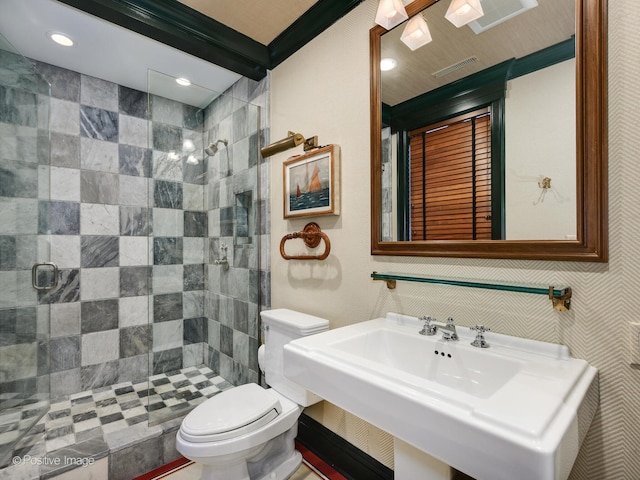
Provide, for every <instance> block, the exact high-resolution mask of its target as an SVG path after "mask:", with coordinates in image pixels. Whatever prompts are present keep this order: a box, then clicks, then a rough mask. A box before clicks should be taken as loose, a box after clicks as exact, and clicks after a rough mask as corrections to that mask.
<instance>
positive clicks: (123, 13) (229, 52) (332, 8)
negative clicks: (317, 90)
mask: <svg viewBox="0 0 640 480" xmlns="http://www.w3.org/2000/svg"><path fill="white" fill-rule="evenodd" d="M58 1H59V2H61V3H64V4H67V5H69V6H71V7H74V8H77V9H79V10H82V11H84V12H86V13H89V14H91V15H94V16H96V17H99V18H101V19H103V20H106V21H108V22H110V23H114V24H116V25H119V26H121V27H124V28H127V29H129V30H132V31H134V32H136V33H139V34H141V35H144V36H146V37H149V38H152V39H154V40H157V41H159V42H161V43H164V44H165V45H169V46H171V47H174V48H176V49H178V50H181V51H183V52H186V53H189V54H191V55H194V56H196V57H198V58H201V59H203V60H206V61H208V62H211V63H213V64H215V65H218V66H220V67H223V68H226V69H227V70H231V71H233V72H235V73H237V74H239V75H243V76H245V77H248V78H251V79H253V80H261V79H262V78H264V77H265V76H266V75H267V70H269V69H271V68H274V67H275V66H277V65H278V64H280V63H282V62H283V61H284V60H286V59H287V58H288V57H289V56H291V55H292V54H293V53H295V52H296V51H297V50H298V49H300V48H301V47H302V46H304V45H305V44H306V43H308V42H309V41H310V40H312V39H313V38H315V37H316V36H317V35H319V34H320V33H321V32H322V31H324V30H325V29H326V28H328V27H329V26H331V25H332V24H333V23H334V22H335V21H336V20H338V19H339V18H341V17H342V16H344V15H346V14H347V13H348V12H350V11H351V10H352V9H353V8H355V7H356V6H357V5H358V4H360V3H362V1H363V0H348V1H345V0H320V1H318V2H317V3H316V4H315V5H314V6H313V7H312V8H310V9H309V10H308V11H307V12H305V13H304V14H303V15H302V16H301V17H300V18H298V20H296V21H295V22H294V23H293V24H292V25H291V26H290V27H289V28H287V29H286V30H285V31H284V32H282V33H281V34H280V35H279V36H278V37H277V38H276V39H275V40H273V42H271V43H270V44H269V45H268V46H267V45H263V44H261V43H259V42H257V41H255V40H253V39H251V38H249V37H248V36H246V35H243V34H241V33H240V32H237V31H236V30H233V29H231V28H229V27H227V26H226V25H223V24H222V23H220V22H218V21H216V20H213V19H212V18H209V17H207V16H206V15H203V14H201V13H199V12H197V11H196V10H193V9H192V8H189V7H188V6H186V5H184V4H182V3H180V2H178V1H177V0H58Z"/></svg>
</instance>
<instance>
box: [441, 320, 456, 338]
mask: <svg viewBox="0 0 640 480" xmlns="http://www.w3.org/2000/svg"><path fill="white" fill-rule="evenodd" d="M440 330H442V339H443V340H458V334H457V332H456V326H455V325H454V324H453V318H452V317H449V318H447V324H446V325H445V326H444V327H440Z"/></svg>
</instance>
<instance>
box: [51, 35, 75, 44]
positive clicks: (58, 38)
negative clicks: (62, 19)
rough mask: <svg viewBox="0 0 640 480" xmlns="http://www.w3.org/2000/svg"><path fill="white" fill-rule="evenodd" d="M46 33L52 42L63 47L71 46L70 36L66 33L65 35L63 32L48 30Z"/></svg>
mask: <svg viewBox="0 0 640 480" xmlns="http://www.w3.org/2000/svg"><path fill="white" fill-rule="evenodd" d="M48 35H49V38H50V39H51V40H53V41H54V42H56V43H57V44H58V45H62V46H63V47H72V46H73V43H74V42H73V40H72V39H71V37H69V36H68V35H65V34H64V33H57V32H49V33H48Z"/></svg>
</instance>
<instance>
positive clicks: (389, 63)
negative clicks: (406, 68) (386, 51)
mask: <svg viewBox="0 0 640 480" xmlns="http://www.w3.org/2000/svg"><path fill="white" fill-rule="evenodd" d="M397 66H398V61H397V60H396V59H395V58H383V59H382V60H380V70H382V71H383V72H388V71H389V70H393V69H394V68H396V67H397Z"/></svg>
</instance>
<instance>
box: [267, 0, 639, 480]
mask: <svg viewBox="0 0 640 480" xmlns="http://www.w3.org/2000/svg"><path fill="white" fill-rule="evenodd" d="M376 3H377V2H376V0H366V1H365V2H363V3H362V4H361V5H360V6H358V7H357V8H356V9H355V10H353V11H352V12H351V13H350V14H349V15H347V16H346V17H345V18H343V19H342V20H340V21H339V22H337V23H336V24H335V25H333V26H332V27H331V28H330V29H328V30H327V31H325V32H324V33H323V34H322V35H320V36H319V37H317V38H316V39H314V40H313V41H312V42H311V43H309V44H308V45H306V46H305V47H304V48H302V49H301V50H300V51H298V52H297V53H296V54H295V55H293V56H292V57H290V58H289V59H288V60H287V61H286V62H284V63H283V64H281V65H280V66H278V67H277V68H276V69H275V70H274V71H273V72H272V76H271V87H272V97H271V111H270V114H271V136H272V137H271V138H272V140H277V139H279V138H282V137H284V136H286V133H287V131H288V130H295V131H300V132H301V133H302V134H304V135H306V136H311V135H318V137H319V141H320V144H323V145H324V144H328V143H334V144H338V145H340V147H341V152H342V212H341V215H340V216H339V217H326V218H314V219H313V220H314V221H316V222H318V223H319V224H320V226H321V227H322V229H323V231H325V232H326V233H327V234H328V235H329V237H330V238H331V244H332V251H331V255H330V256H329V258H328V259H327V260H325V261H322V262H311V261H306V262H302V261H285V260H283V259H282V258H281V256H280V253H279V250H278V246H279V243H280V239H281V238H282V236H283V235H285V234H286V233H289V232H294V231H298V230H300V229H301V228H302V227H303V226H304V224H305V223H306V221H305V220H296V221H286V220H283V218H282V162H283V161H284V160H285V159H286V158H287V157H289V156H290V155H292V154H294V153H300V152H298V151H294V150H290V151H289V152H285V153H283V154H279V155H277V156H274V157H272V162H271V163H272V169H271V187H272V197H271V215H272V225H271V232H272V242H271V244H272V248H271V255H272V305H273V306H274V307H288V308H293V309H299V310H301V311H304V312H308V313H312V314H315V315H319V316H323V317H326V318H328V319H330V320H331V325H332V327H339V326H342V325H347V324H350V323H354V322H360V321H363V320H368V319H371V318H375V317H378V316H381V315H384V314H385V313H386V312H387V311H396V312H401V313H405V314H410V315H423V314H426V313H429V314H431V315H434V316H436V317H437V318H444V317H446V316H449V315H451V316H453V317H454V318H456V320H457V322H458V323H459V324H460V325H473V324H475V323H484V324H485V325H489V326H491V327H492V328H493V329H494V330H495V331H498V332H501V333H506V334H511V335H517V336H522V337H527V338H533V339H538V340H543V341H550V342H557V343H563V344H566V345H568V346H569V347H570V349H571V352H572V355H573V356H575V357H578V358H584V359H586V360H588V361H589V362H590V363H591V364H592V365H594V366H596V367H597V368H598V369H599V370H600V379H601V409H600V411H599V412H598V414H597V416H596V419H595V421H594V423H593V425H592V427H591V430H590V432H589V435H588V436H587V439H586V441H585V444H584V445H583V448H582V450H581V452H580V455H579V458H578V460H577V462H576V465H575V468H574V470H573V474H572V478H573V479H594V480H603V479H604V480H612V479H620V480H629V479H633V478H640V455H639V454H638V449H639V448H640V416H639V415H638V414H637V412H640V371H639V370H638V369H635V368H633V367H631V366H630V365H629V362H628V350H629V344H630V337H631V336H630V332H629V329H628V323H629V322H630V321H638V317H639V313H640V307H638V304H637V303H638V297H639V294H638V292H640V275H639V274H638V272H640V248H639V247H638V226H639V225H640V223H639V220H638V209H639V207H638V206H639V205H640V188H638V186H637V185H636V183H635V182H636V181H637V180H638V179H640V161H638V155H637V152H638V151H639V150H640V141H639V138H640V136H639V135H637V132H636V128H637V127H636V126H635V123H636V113H637V109H638V106H639V105H640V101H639V100H640V84H639V83H638V81H637V79H638V78H640V58H639V54H638V51H637V45H640V30H638V29H637V28H636V27H635V25H633V20H632V19H633V18H637V17H638V15H640V2H637V0H617V1H615V2H610V5H609V25H610V26H609V29H610V33H609V77H610V92H609V101H610V114H609V128H610V136H609V143H610V147H609V148H610V162H609V185H610V202H609V203H610V212H609V217H610V261H609V263H608V264H580V263H569V262H539V261H507V260H482V259H443V258H432V259H428V258H399V257H398V258H393V257H378V256H376V257H374V256H371V255H370V254H369V248H370V245H369V210H370V201H369V195H370V193H369V75H368V69H369V60H368V58H369V43H368V42H369V37H368V30H369V28H370V27H371V26H372V25H373V18H374V15H375V8H376ZM299 149H300V150H301V148H300V147H299ZM300 244H301V242H300ZM296 248H300V247H299V246H298V245H296V244H295V243H294V242H293V241H291V242H289V243H288V244H287V252H288V253H290V254H291V253H296V251H295V249H296ZM289 249H291V251H290V250H289ZM300 251H302V249H300ZM374 270H377V271H395V272H404V273H414V272H416V273H428V274H431V275H434V276H436V275H448V276H455V277H464V278H474V279H487V280H491V279H496V280H512V281H518V282H533V283H539V284H543V285H549V284H555V285H559V284H567V285H570V286H571V287H572V288H573V290H574V298H573V304H572V309H571V311H570V312H566V313H558V312H554V311H553V310H552V309H551V305H550V303H549V301H548V300H547V299H545V298H543V297H542V296H533V295H525V294H517V293H507V292H491V291H487V290H474V289H462V288H458V287H446V286H435V285H423V284H410V283H402V282H399V283H398V288H397V289H396V290H393V291H389V290H387V289H386V287H385V285H384V283H383V282H374V281H372V280H371V279H370V274H371V272H372V271H374ZM636 347H637V346H636ZM310 413H311V414H312V415H313V416H314V417H315V418H316V419H319V420H320V421H322V422H323V423H324V424H325V425H327V426H328V427H329V428H331V429H332V430H334V431H336V432H337V433H339V434H340V435H342V436H344V437H345V438H347V439H348V440H349V441H351V442H352V443H354V444H355V445H357V446H358V447H360V448H361V449H363V450H364V451H366V452H368V453H370V454H371V455H373V456H374V457H376V458H378V459H379V460H381V461H382V462H383V463H386V464H387V465H390V466H391V465H392V463H393V460H392V453H391V440H390V438H389V436H388V435H386V434H384V433H383V432H379V431H378V430H377V429H375V428H372V427H370V426H368V425H366V424H364V422H361V421H359V420H358V419H355V418H353V417H352V416H351V415H348V414H345V413H344V412H342V411H340V410H339V409H337V408H335V407H333V406H331V405H321V406H317V407H313V408H312V409H311V411H310Z"/></svg>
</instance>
